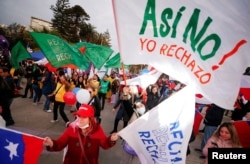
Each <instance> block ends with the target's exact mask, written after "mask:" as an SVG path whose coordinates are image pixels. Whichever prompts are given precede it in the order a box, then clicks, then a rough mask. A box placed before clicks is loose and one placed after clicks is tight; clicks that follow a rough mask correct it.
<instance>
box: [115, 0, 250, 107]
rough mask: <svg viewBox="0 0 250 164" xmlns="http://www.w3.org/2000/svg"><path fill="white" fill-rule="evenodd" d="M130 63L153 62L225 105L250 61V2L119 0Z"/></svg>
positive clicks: (120, 29)
mask: <svg viewBox="0 0 250 164" xmlns="http://www.w3.org/2000/svg"><path fill="white" fill-rule="evenodd" d="M113 8H114V14H115V21H116V29H117V33H118V42H119V49H120V54H121V59H122V62H123V63H124V64H149V65H151V66H153V67H155V68H156V69H157V70H159V71H161V72H163V73H166V74H168V75H169V76H171V77H173V78H174V79H176V80H179V81H181V82H182V83H185V84H190V83H194V84H195V86H196V92H197V93H201V94H202V95H203V96H204V97H206V98H207V99H208V100H209V101H211V102H213V103H215V104H217V105H218V106H221V107H223V108H225V109H233V105H234V102H235V99H236V97H237V94H238V89H239V86H240V80H241V76H242V74H243V72H244V71H245V69H246V67H247V66H249V65H250V56H249V52H250V46H249V41H250V31H249V25H250V24H249V17H250V14H249V8H250V1H249V0H241V1H236V0H227V1H224V0H210V1H205V2H204V1H200V0H192V1H168V0H165V1H162V0H113Z"/></svg>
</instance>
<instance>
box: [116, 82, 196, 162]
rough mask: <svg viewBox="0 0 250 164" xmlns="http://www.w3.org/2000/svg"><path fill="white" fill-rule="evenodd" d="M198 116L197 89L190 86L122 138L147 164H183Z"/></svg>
mask: <svg viewBox="0 0 250 164" xmlns="http://www.w3.org/2000/svg"><path fill="white" fill-rule="evenodd" d="M194 115H195V93H194V89H193V88H192V87H191V86H186V87H184V88H183V89H181V90H180V91H178V92H177V93H175V94H173V95H172V96H171V97H169V98H168V99H166V100H164V101H163V102H161V103H160V104H159V105H157V106H156V107H154V108H153V109H152V110H150V111H149V112H147V113H145V114H144V115H142V116H141V117H140V118H138V119H137V120H135V121H134V122H133V123H131V124H129V125H128V126H127V127H126V128H124V129H122V130H121V131H120V132H119V135H120V136H121V137H122V138H123V139H124V140H126V142H127V143H128V144H129V145H130V146H131V147H132V148H133V149H134V150H135V152H136V154H137V155H138V157H139V159H140V161H141V163H143V164H152V163H158V164H168V163H169V164H170V163H176V164H183V163H185V161H186V151H187V146H188V142H189V138H190V136H191V131H192V127H193V121H194Z"/></svg>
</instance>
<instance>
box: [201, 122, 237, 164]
mask: <svg viewBox="0 0 250 164" xmlns="http://www.w3.org/2000/svg"><path fill="white" fill-rule="evenodd" d="M240 147H241V144H240V140H239V137H238V134H237V131H236V129H235V127H234V125H233V123H232V122H224V123H222V124H221V125H220V126H219V128H218V129H217V130H216V131H215V133H214V134H213V135H212V136H211V137H210V138H209V140H208V141H207V143H206V145H205V146H204V148H203V150H202V152H203V154H204V156H205V160H204V164H207V163H208V159H207V157H208V148H240Z"/></svg>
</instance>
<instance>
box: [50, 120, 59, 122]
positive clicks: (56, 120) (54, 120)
mask: <svg viewBox="0 0 250 164" xmlns="http://www.w3.org/2000/svg"><path fill="white" fill-rule="evenodd" d="M57 121H58V120H51V121H50V122H51V123H55V122H57Z"/></svg>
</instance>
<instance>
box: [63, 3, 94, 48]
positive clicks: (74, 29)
mask: <svg viewBox="0 0 250 164" xmlns="http://www.w3.org/2000/svg"><path fill="white" fill-rule="evenodd" d="M65 15H66V16H67V22H68V26H69V28H68V30H67V31H66V33H65V37H66V39H67V40H69V41H70V42H72V43H76V42H79V41H80V40H81V38H80V31H81V28H80V27H81V25H83V24H85V23H86V21H88V20H89V18H90V17H89V15H88V14H87V13H86V12H85V10H84V9H83V8H82V7H81V6H79V5H75V6H73V7H72V8H69V9H66V10H65Z"/></svg>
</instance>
